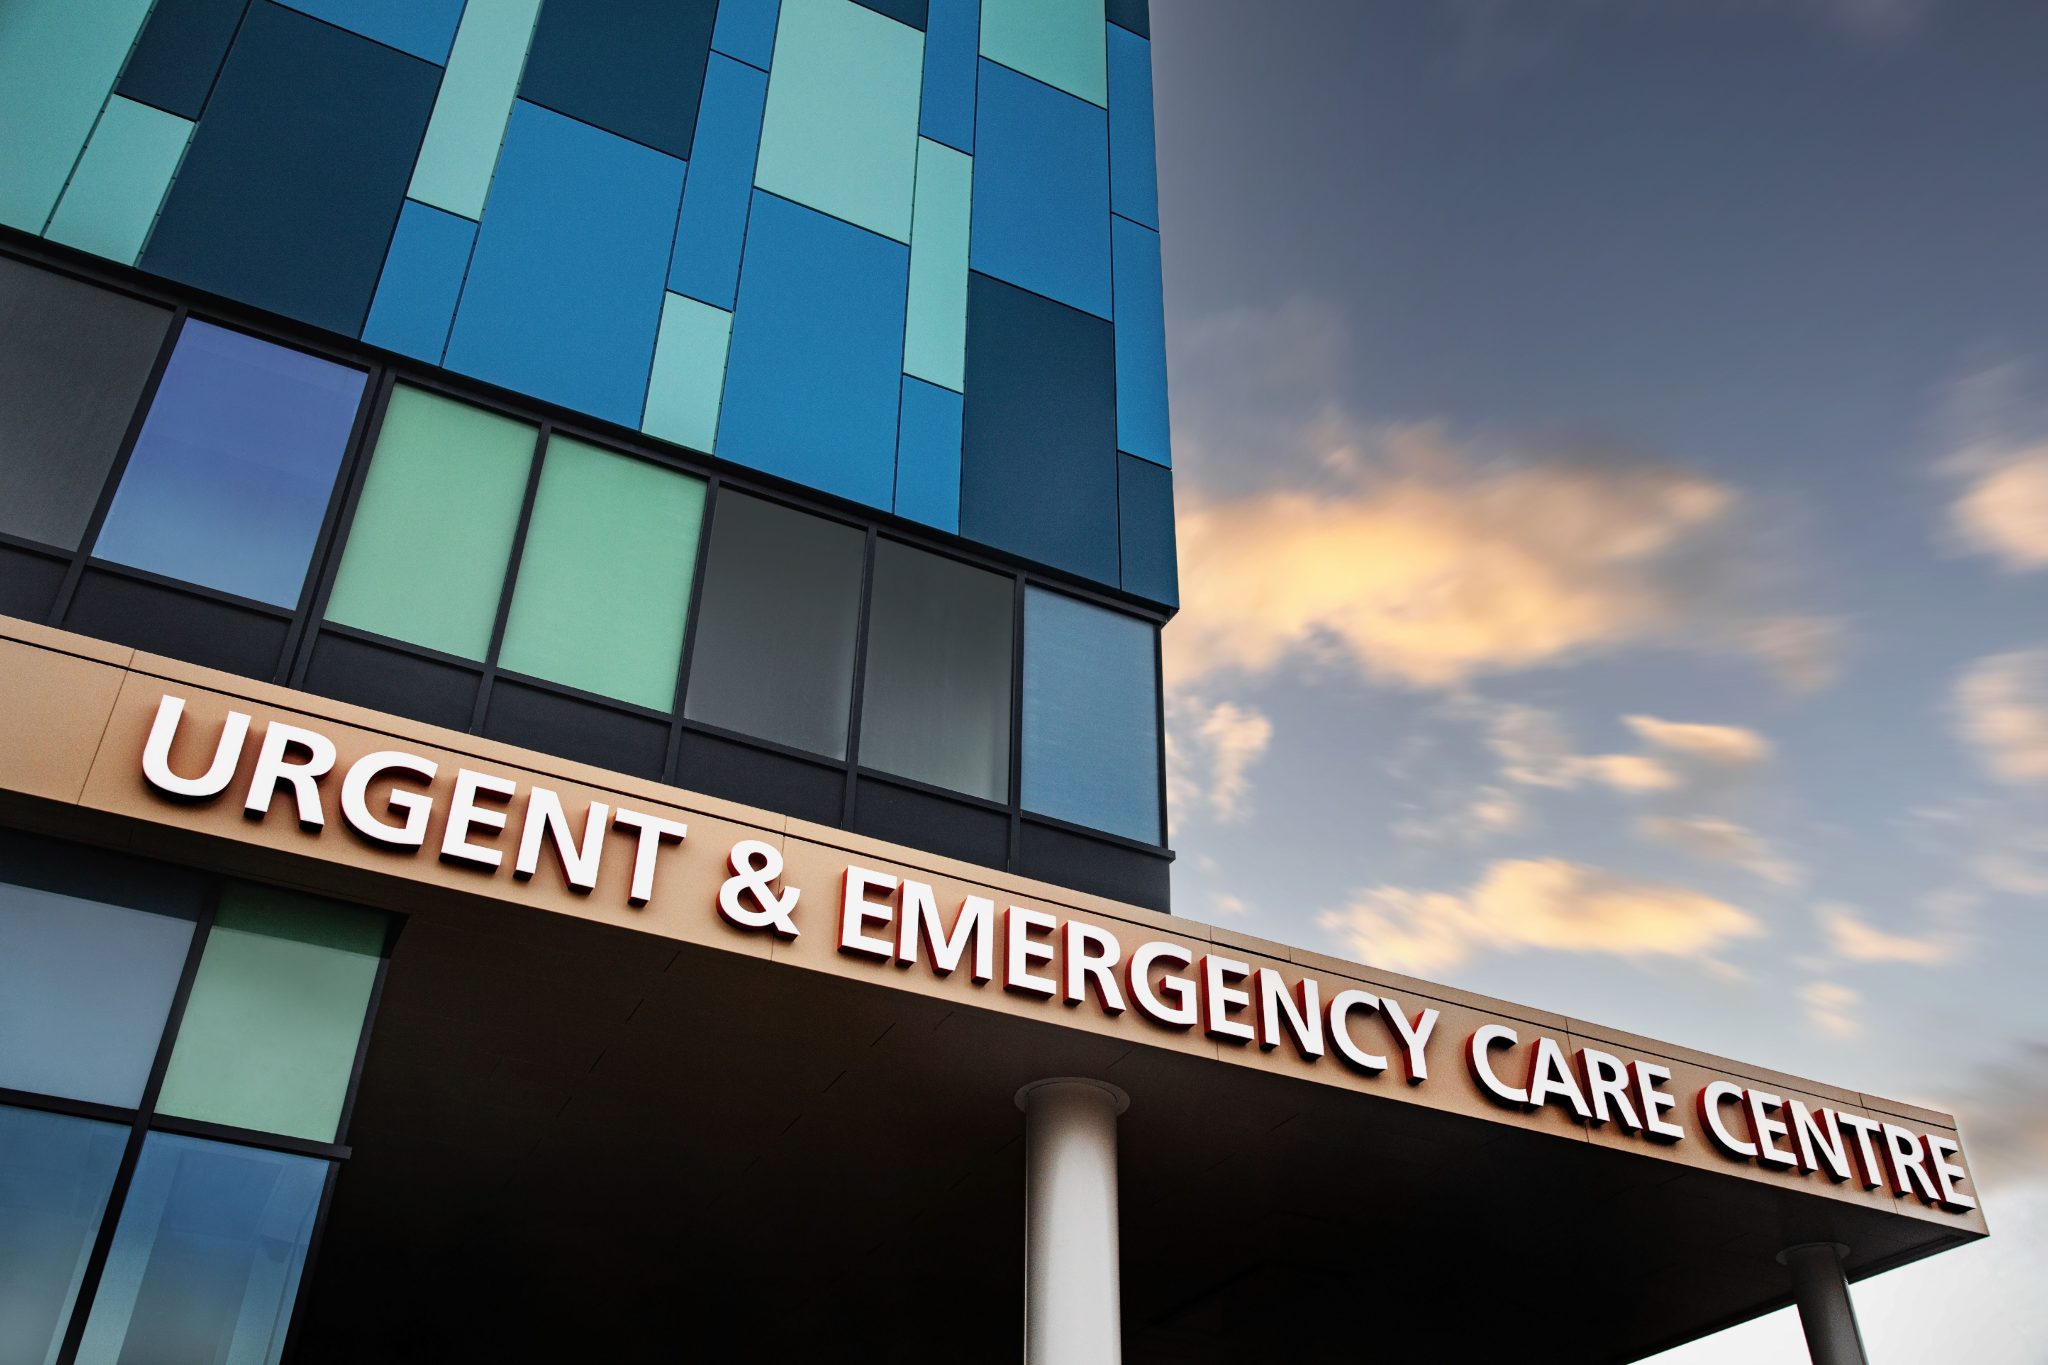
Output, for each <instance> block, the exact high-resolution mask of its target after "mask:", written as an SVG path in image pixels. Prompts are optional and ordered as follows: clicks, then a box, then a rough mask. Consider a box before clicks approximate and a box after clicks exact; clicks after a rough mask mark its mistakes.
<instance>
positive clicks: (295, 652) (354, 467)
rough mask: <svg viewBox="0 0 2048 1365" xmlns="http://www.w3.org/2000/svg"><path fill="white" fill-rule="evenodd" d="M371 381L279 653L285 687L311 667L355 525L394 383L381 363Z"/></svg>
mask: <svg viewBox="0 0 2048 1365" xmlns="http://www.w3.org/2000/svg"><path fill="white" fill-rule="evenodd" d="M373 378H374V382H373V383H372V384H371V385H369V386H368V389H369V400H370V410H369V413H368V415H367V417H364V416H360V415H359V417H358V421H357V428H356V430H355V431H353V432H351V433H350V434H349V444H348V450H347V454H346V455H345V456H344V457H343V459H342V466H341V477H340V478H339V479H337V480H335V505H333V506H330V507H329V508H328V512H327V520H326V521H325V522H324V523H323V524H322V526H321V537H322V538H321V540H320V541H318V542H316V544H318V545H319V547H320V550H319V556H318V558H317V559H316V560H315V563H316V565H317V566H318V569H317V572H315V573H313V574H311V575H309V576H308V582H307V589H306V595H305V596H303V597H302V598H300V602H299V614H298V616H297V618H296V619H295V620H294V621H293V625H292V629H293V633H294V635H296V636H297V639H296V640H294V641H292V642H290V643H288V644H287V646H286V648H285V658H286V659H287V660H288V661H289V674H288V677H287V679H286V684H287V686H290V687H294V688H302V687H303V686H304V684H305V681H306V672H307V670H308V669H310V668H311V667H312V666H313V650H314V648H315V647H316V646H317V645H318V644H319V643H320V627H321V622H322V620H323V619H324V618H325V617H326V615H327V602H328V599H329V598H331V597H333V595H334V580H335V579H336V578H338V577H340V576H341V555H342V550H343V548H344V547H345V546H346V545H347V544H348V537H349V533H350V532H351V531H352V530H354V528H355V524H356V509H357V508H358V507H360V506H362V501H363V486H364V485H365V484H366V483H368V482H369V478H370V459H371V456H372V454H373V452H374V451H375V450H376V448H377V439H378V437H379V436H380V435H382V433H383V431H384V417H385V415H386V414H387V413H389V412H390V411H391V393H392V390H393V389H394V388H396V387H397V379H396V377H395V376H394V375H393V374H392V372H391V371H390V370H389V369H388V368H387V369H385V370H384V371H382V372H381V373H378V374H374V375H373Z"/></svg>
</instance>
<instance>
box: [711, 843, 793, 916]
mask: <svg viewBox="0 0 2048 1365" xmlns="http://www.w3.org/2000/svg"><path fill="white" fill-rule="evenodd" d="M726 861H727V862H728V863H729V864H730V865H731V866H732V870H733V875H732V876H730V877H728V878H726V882H725V885H724V886H721V887H719V888H718V913H719V914H721V915H724V916H725V917H726V918H727V919H728V920H730V921H732V922H733V923H734V924H736V925H738V926H739V927H740V928H742V929H773V930H774V931H775V932H776V933H777V934H778V935H780V936H781V937H783V938H795V937H796V935H797V928H796V925H795V924H794V923H793V922H791V920H790V918H789V915H790V912H791V911H792V910H794V909H796V898H797V895H798V892H797V889H796V888H795V887H793V886H791V887H787V888H785V889H784V890H782V891H781V892H777V891H776V890H775V879H776V878H778V877H780V876H781V875H782V851H781V850H780V849H778V848H776V847H775V845H773V844H767V843H763V842H762V841H761V840H759V839H742V840H740V841H739V842H738V843H736V844H734V845H733V846H732V852H731V853H730V854H729V855H728V856H727V858H726ZM746 896H751V897H752V898H753V902H754V905H755V906H756V907H758V908H755V909H749V908H748V906H747V903H746V901H745V900H744V899H742V898H743V897H746Z"/></svg>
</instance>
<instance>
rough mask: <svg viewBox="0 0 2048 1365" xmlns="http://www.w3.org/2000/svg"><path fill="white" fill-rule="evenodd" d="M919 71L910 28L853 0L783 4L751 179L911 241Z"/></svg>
mask: <svg viewBox="0 0 2048 1365" xmlns="http://www.w3.org/2000/svg"><path fill="white" fill-rule="evenodd" d="M1097 8H1098V9H1099V8H1100V5H1099V3H1098V6H1097ZM1098 41H1100V35H1098ZM923 72H924V34H922V33H920V32H918V30H916V29H914V28H911V27H910V26H909V25H908V24H899V23H897V22H896V21H895V20H894V19H890V18H886V17H884V16H882V15H880V14H877V13H875V12H874V11H873V10H871V9H866V8H863V7H862V6H860V5H856V4H854V3H853V0H782V18H781V21H780V23H779V24H778V26H777V28H776V31H775V60H774V63H773V64H772V65H771V66H770V67H769V70H768V108H767V112H766V113H765V114H764V115H763V116H762V120H761V154H760V159H759V161H758V162H757V163H756V164H755V169H754V183H755V184H756V185H758V186H760V187H761V188H762V189H764V190H767V191H768V192H769V193H771V194H779V195H781V196H782V197H783V198H785V199H794V200H795V201H796V202H797V203H799V204H807V205H809V206H810V207H811V208H814V209H817V210H819V211H820V212H822V213H829V214H831V215H832V216H834V217H835V218H844V219H845V220H846V221H847V222H849V223H855V224H858V225H859V226H861V227H864V228H867V229H869V230H870V231H873V232H879V233H881V234H882V235H883V236H885V237H893V238H895V239H896V240H897V241H899V242H907V241H909V240H910V205H911V194H912V187H913V185H914V184H915V182H916V179H917V102H918V95H919V89H920V83H921V82H922V80H923Z"/></svg>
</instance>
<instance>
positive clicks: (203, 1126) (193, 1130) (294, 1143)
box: [149, 1114, 349, 1161]
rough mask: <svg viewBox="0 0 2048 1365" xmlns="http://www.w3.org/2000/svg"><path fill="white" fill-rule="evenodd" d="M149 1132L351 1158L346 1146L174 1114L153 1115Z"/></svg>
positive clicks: (326, 1158)
mask: <svg viewBox="0 0 2048 1365" xmlns="http://www.w3.org/2000/svg"><path fill="white" fill-rule="evenodd" d="M149 1131H150V1132H152V1133H175V1134H177V1135H178V1136H179V1137H192V1138H204V1139H205V1140H206V1141H208V1142H219V1143H224V1144H227V1145H229V1146H234V1147H255V1148H258V1149H260V1150H262V1151H266V1152H284V1153H287V1154H288V1155H291V1156H310V1157H314V1158H317V1159H318V1160H321V1161H346V1160H348V1158H349V1148H348V1146H347V1145H346V1144H344V1143H340V1142H321V1141H319V1140H318V1139H315V1138H302V1137H293V1136H292V1135H291V1134H289V1133H266V1132H264V1131H263V1130H262V1129H260V1128H241V1127H237V1126H236V1125H234V1124H232V1123H212V1122H209V1121H207V1120H206V1119H188V1118H183V1117H179V1116H177V1115H173V1114H152V1115H151V1116H150V1119H149Z"/></svg>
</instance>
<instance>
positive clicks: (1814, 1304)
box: [1778, 1242, 1869, 1365]
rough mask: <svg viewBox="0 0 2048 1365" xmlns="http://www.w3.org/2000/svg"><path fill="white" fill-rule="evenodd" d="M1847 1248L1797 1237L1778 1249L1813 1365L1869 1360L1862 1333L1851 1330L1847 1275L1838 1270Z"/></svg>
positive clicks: (1845, 1364)
mask: <svg viewBox="0 0 2048 1365" xmlns="http://www.w3.org/2000/svg"><path fill="white" fill-rule="evenodd" d="M1848 1251H1849V1249H1848V1248H1847V1247H1845V1246H1843V1245H1841V1244H1840V1243H1838V1242H1801V1243H1800V1244H1799V1245H1797V1246H1790V1247H1786V1248H1785V1249H1784V1250H1783V1251H1781V1252H1779V1253H1778V1260H1779V1261H1780V1262H1782V1263H1783V1264H1784V1266H1785V1267H1786V1269H1788V1270H1790V1271H1791V1272H1792V1297H1793V1298H1794V1299H1795V1300H1796V1301H1797V1302H1798V1304H1799V1325H1800V1327H1801V1328H1803V1329H1804V1330H1805V1332H1806V1350H1807V1354H1808V1355H1810V1356H1812V1357H1813V1365H1869V1357H1868V1356H1866V1355H1864V1354H1863V1334H1862V1333H1861V1332H1859V1331H1857V1330H1856V1307H1855V1305H1854V1304H1852V1303H1850V1302H1849V1277H1848V1276H1846V1275H1844V1274H1843V1273H1842V1258H1843V1257H1844V1256H1846V1255H1847V1254H1848Z"/></svg>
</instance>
